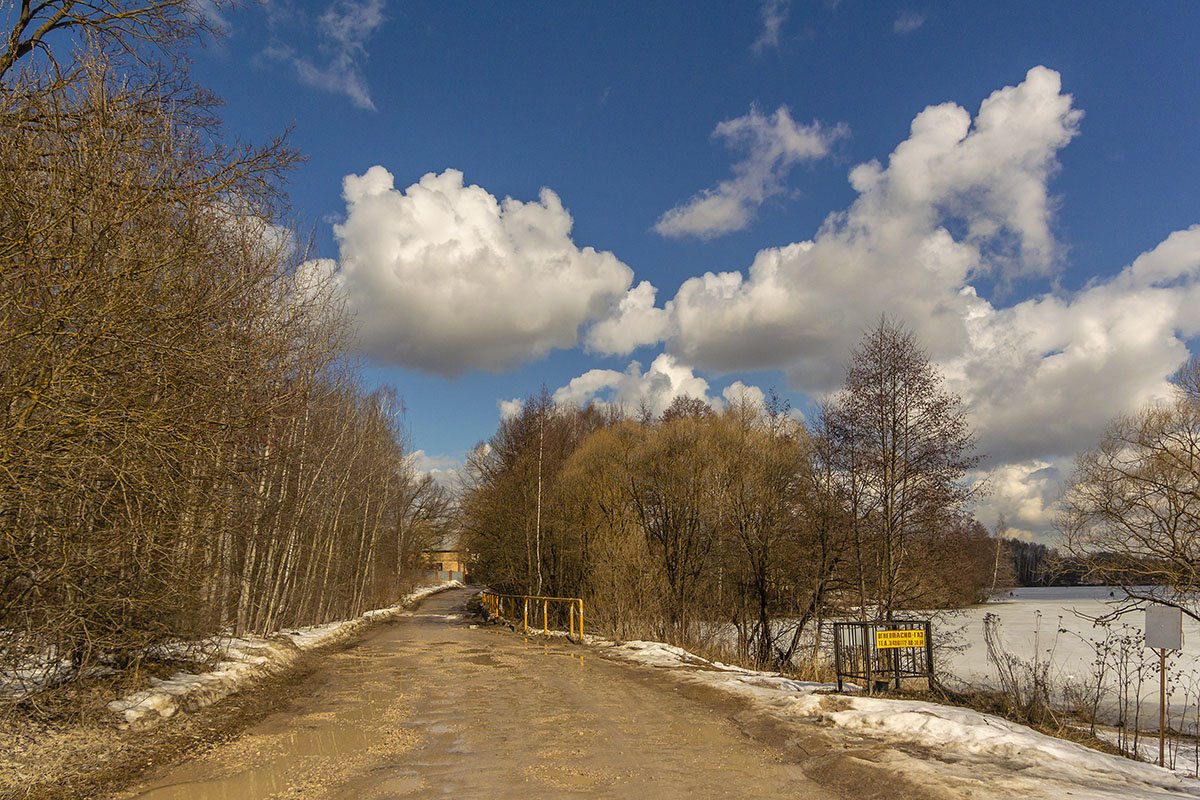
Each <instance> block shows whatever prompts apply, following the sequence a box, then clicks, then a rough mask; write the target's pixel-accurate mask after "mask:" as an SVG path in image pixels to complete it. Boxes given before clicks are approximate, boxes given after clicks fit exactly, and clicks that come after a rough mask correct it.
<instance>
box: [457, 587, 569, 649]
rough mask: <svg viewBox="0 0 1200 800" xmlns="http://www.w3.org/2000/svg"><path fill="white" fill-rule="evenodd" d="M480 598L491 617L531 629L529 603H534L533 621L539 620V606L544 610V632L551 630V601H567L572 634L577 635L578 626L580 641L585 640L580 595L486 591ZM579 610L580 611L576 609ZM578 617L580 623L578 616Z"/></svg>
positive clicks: (524, 628) (523, 628)
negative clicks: (555, 595) (562, 595)
mask: <svg viewBox="0 0 1200 800" xmlns="http://www.w3.org/2000/svg"><path fill="white" fill-rule="evenodd" d="M480 600H481V601H482V602H483V607H484V608H486V609H487V611H488V615H489V616H490V617H499V618H500V619H506V620H508V621H510V622H512V623H513V624H514V625H515V624H517V623H520V625H521V627H522V630H526V631H528V630H529V604H530V603H533V621H534V622H535V623H536V622H537V611H538V606H539V605H540V606H541V610H542V633H549V632H550V622H549V620H550V604H551V603H556V604H557V603H567V604H568V607H569V609H570V614H569V626H570V631H569V634H570V636H572V637H574V636H575V635H576V627H578V636H579V641H581V642H582V641H583V600H582V599H581V598H578V597H544V596H542V595H535V594H497V593H496V592H490V591H485V592H483V593H482V594H481V595H480ZM577 610H578V613H576V611H577ZM577 617H578V623H576V618H577Z"/></svg>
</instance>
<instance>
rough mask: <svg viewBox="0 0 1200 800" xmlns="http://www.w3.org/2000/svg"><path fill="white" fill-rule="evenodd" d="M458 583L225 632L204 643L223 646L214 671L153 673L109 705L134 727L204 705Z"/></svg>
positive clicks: (444, 584) (443, 584) (446, 582)
mask: <svg viewBox="0 0 1200 800" xmlns="http://www.w3.org/2000/svg"><path fill="white" fill-rule="evenodd" d="M457 586H462V584H461V583H459V582H458V581H445V582H443V583H439V584H434V585H432V586H423V587H421V588H419V589H417V590H415V591H413V592H412V593H410V594H408V595H407V596H405V597H404V599H403V600H401V601H400V603H399V604H398V605H396V606H392V607H391V608H381V609H376V610H373V611H368V612H366V613H365V614H363V615H362V616H361V617H358V618H356V619H351V620H342V621H340V622H331V623H329V624H326V625H314V626H311V627H307V628H294V629H289V630H282V631H279V633H277V634H275V635H274V636H270V637H259V636H253V637H243V638H222V639H219V640H214V641H213V642H204V643H200V644H202V645H204V646H208V647H213V646H219V647H221V648H223V652H222V659H221V661H220V662H218V663H217V664H216V666H215V667H213V669H212V670H211V671H209V672H204V673H199V674H197V673H191V672H177V673H175V674H174V675H172V676H171V677H170V678H167V679H165V680H164V679H158V678H155V679H152V680H151V686H150V688H149V689H145V690H143V691H140V692H136V693H134V694H131V695H129V696H128V697H123V698H121V699H120V700H114V701H113V702H111V703H109V704H108V707H109V709H110V710H112V711H113V712H114V713H116V714H119V715H120V716H121V717H122V718H123V720H124V724H126V725H130V726H135V727H138V726H145V725H152V724H154V723H155V722H157V721H159V720H161V719H165V718H167V717H171V716H174V715H175V713H176V712H178V711H180V710H183V711H194V710H196V709H198V708H203V707H204V706H208V705H211V704H213V703H215V702H217V701H218V700H221V699H222V698H224V697H227V696H228V695H230V694H233V693H234V692H236V691H239V690H241V689H244V688H246V686H248V685H249V684H251V683H253V682H254V681H257V680H261V679H262V678H263V677H265V676H268V675H272V674H275V673H277V672H279V671H281V670H283V669H286V668H287V667H288V666H289V665H291V664H292V663H293V662H294V661H295V660H296V658H297V657H298V656H299V654H300V653H301V652H302V651H304V650H310V649H312V648H314V647H320V646H322V645H328V644H332V643H334V642H337V641H339V640H342V639H345V638H346V637H348V636H351V635H352V634H353V633H354V632H356V631H357V630H358V629H359V628H361V627H362V626H363V625H364V624H366V623H367V622H369V621H371V620H377V619H380V618H386V617H392V616H398V615H401V614H403V613H404V610H405V609H406V608H408V607H409V606H411V605H412V604H413V603H415V602H417V601H418V600H421V599H422V598H425V597H428V596H429V595H431V594H434V593H436V592H440V591H444V590H446V589H452V588H454V587H457Z"/></svg>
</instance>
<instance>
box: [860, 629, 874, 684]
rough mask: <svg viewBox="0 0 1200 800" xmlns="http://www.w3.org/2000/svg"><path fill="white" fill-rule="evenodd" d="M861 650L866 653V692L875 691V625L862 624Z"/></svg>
mask: <svg viewBox="0 0 1200 800" xmlns="http://www.w3.org/2000/svg"><path fill="white" fill-rule="evenodd" d="M862 637H863V652H864V653H865V654H866V664H867V694H874V693H875V653H874V650H873V648H874V647H875V626H874V625H863V626H862Z"/></svg>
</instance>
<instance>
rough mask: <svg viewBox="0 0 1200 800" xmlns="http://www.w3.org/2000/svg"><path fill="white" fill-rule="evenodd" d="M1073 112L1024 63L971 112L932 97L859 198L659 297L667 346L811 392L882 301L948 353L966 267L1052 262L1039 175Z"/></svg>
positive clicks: (1020, 268) (959, 337)
mask: <svg viewBox="0 0 1200 800" xmlns="http://www.w3.org/2000/svg"><path fill="white" fill-rule="evenodd" d="M1079 118H1080V112H1078V111H1077V110H1075V109H1074V108H1073V107H1072V104H1071V97H1070V95H1067V94H1064V93H1063V92H1062V91H1061V84H1060V80H1059V76H1058V74H1057V73H1055V72H1053V71H1052V70H1049V69H1045V68H1041V67H1038V68H1035V69H1033V70H1030V71H1029V73H1028V75H1027V76H1026V78H1025V80H1024V81H1023V82H1022V83H1021V84H1019V85H1017V86H1009V87H1006V88H1004V89H1001V90H999V91H997V92H995V93H993V94H992V96H991V97H989V98H987V99H986V100H985V101H984V102H983V104H982V105H981V106H980V109H979V112H978V114H977V115H976V116H975V118H974V119H973V120H972V117H971V115H970V114H969V113H968V112H967V111H966V110H964V109H963V108H961V107H959V106H957V105H954V104H950V103H947V104H943V105H938V106H931V107H929V108H927V109H925V110H924V111H922V112H921V113H920V114H918V115H917V117H916V118H915V119H914V120H913V123H912V130H911V135H910V136H909V138H908V139H907V140H905V141H904V142H902V143H901V144H900V145H899V146H898V147H897V148H896V149H895V151H894V152H893V153H892V154H891V157H890V158H889V160H888V163H887V165H886V166H885V165H882V164H879V163H876V162H870V163H867V164H862V165H860V166H858V167H856V168H855V169H854V170H853V171H852V172H851V174H850V180H851V183H852V185H853V186H854V188H855V189H856V190H857V191H858V198H857V199H856V200H855V201H854V203H853V204H852V205H851V206H850V208H848V209H847V210H846V211H843V212H838V213H834V214H831V215H830V216H829V217H828V218H827V219H826V221H825V222H824V224H823V225H822V226H821V228H820V230H818V232H817V234H816V236H815V237H813V239H811V240H809V241H803V242H798V243H795V244H790V245H786V246H783V247H775V248H768V249H766V250H762V251H760V252H759V253H758V255H757V256H756V258H755V259H754V262H753V263H752V264H751V266H750V269H749V271H748V274H743V273H741V272H736V271H730V272H720V273H712V272H709V273H706V274H704V275H702V276H699V277H695V278H691V279H689V280H688V281H686V282H685V283H684V284H683V285H682V286H681V287H680V289H679V291H678V293H677V294H676V296H675V298H674V301H673V303H672V304H671V307H670V317H671V324H670V326H669V334H668V339H667V341H668V349H669V350H670V351H671V352H673V353H675V354H676V355H678V356H679V357H680V358H681V359H682V360H684V361H686V362H687V363H690V364H695V365H696V366H697V367H699V368H702V369H710V370H720V371H733V370H743V369H765V368H782V369H785V370H786V371H787V372H788V373H789V375H790V377H791V380H792V382H793V383H794V384H795V385H796V386H797V387H798V388H802V389H805V390H808V391H810V392H821V391H826V390H828V389H830V388H832V387H833V386H835V385H836V384H837V383H838V382H840V379H841V369H842V367H841V365H842V364H843V363H844V361H845V358H846V357H847V355H848V354H849V352H850V350H851V348H852V347H853V345H854V343H855V342H856V341H857V339H858V337H859V335H860V334H861V332H862V331H863V330H864V329H866V328H868V327H870V326H871V325H872V324H873V323H874V322H876V321H877V320H878V319H879V316H880V314H882V313H888V314H891V315H893V316H896V317H898V318H900V319H901V320H904V321H906V322H907V323H908V324H909V325H911V326H913V327H914V329H915V330H916V333H917V334H918V336H919V337H920V338H921V340H922V341H923V342H925V343H926V345H927V346H929V347H930V348H931V350H932V351H933V354H934V355H935V356H937V357H948V356H951V355H956V354H958V353H959V352H960V351H961V348H962V346H963V343H964V342H965V341H966V319H967V317H968V316H969V314H971V313H972V309H973V306H974V304H975V302H976V298H975V297H974V294H973V292H970V291H968V288H969V281H970V279H971V278H973V277H975V276H978V275H981V274H991V275H993V276H995V277H998V278H999V279H1001V280H1004V279H1012V278H1015V277H1019V276H1022V275H1028V274H1043V273H1047V272H1049V271H1051V270H1052V268H1053V266H1054V264H1055V263H1056V262H1055V258H1056V255H1057V248H1056V245H1055V241H1054V238H1053V236H1052V234H1051V229H1050V224H1051V219H1050V210H1051V199H1050V195H1049V190H1048V188H1047V183H1048V180H1049V178H1050V176H1051V175H1052V174H1053V173H1054V171H1055V169H1056V167H1057V160H1056V154H1057V152H1058V150H1059V149H1061V148H1062V147H1063V146H1064V145H1066V144H1067V142H1069V141H1070V140H1071V138H1072V137H1073V136H1075V134H1076V131H1077V127H1078V122H1079Z"/></svg>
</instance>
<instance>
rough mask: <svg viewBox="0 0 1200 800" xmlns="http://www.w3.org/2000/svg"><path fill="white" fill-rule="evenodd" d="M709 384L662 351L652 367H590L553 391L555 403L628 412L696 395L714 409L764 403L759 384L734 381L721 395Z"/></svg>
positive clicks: (657, 410)
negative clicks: (716, 393)
mask: <svg viewBox="0 0 1200 800" xmlns="http://www.w3.org/2000/svg"><path fill="white" fill-rule="evenodd" d="M708 392H709V383H708V381H707V380H705V379H704V378H702V377H700V376H699V375H697V374H696V372H695V370H694V369H692V367H689V366H688V365H686V364H681V363H680V362H679V361H678V360H677V359H675V358H674V357H673V356H671V355H670V354H668V353H661V354H659V355H658V356H657V357H656V358H655V359H654V361H653V362H651V364H650V367H649V368H648V369H646V370H643V369H642V365H641V363H640V362H637V361H632V362H630V364H629V366H628V367H627V368H626V369H625V371H624V372H618V371H617V370H615V369H591V370H588V371H587V372H585V373H583V374H582V375H580V376H579V377H577V378H573V379H572V380H571V381H570V382H569V383H568V384H567V385H566V386H563V387H561V388H559V389H558V390H556V391H555V392H554V395H553V397H554V402H556V403H563V404H565V405H576V406H581V407H582V406H586V405H588V404H592V405H597V406H602V407H603V406H615V407H618V408H621V409H623V410H624V411H625V412H626V413H628V414H638V413H640V412H641V411H643V410H647V411H649V412H650V413H651V414H653V415H654V416H658V415H660V414H662V413H663V412H664V411H666V410H667V408H668V407H669V406H670V405H671V402H672V401H673V400H674V399H675V398H677V397H694V398H696V399H697V400H703V401H704V402H705V403H707V404H708V405H709V406H711V407H712V408H714V409H718V410H719V409H722V408H725V407H726V406H728V405H733V404H737V403H746V404H749V405H752V406H760V407H762V406H764V405H765V403H766V394H765V393H764V392H763V390H762V389H760V388H759V387H757V386H751V385H747V384H745V383H743V382H741V381H734V382H733V383H731V384H730V385H729V386H727V387H726V388H725V389H724V390H723V391H722V392H721V395H720V396H712V395H710V394H709V393H708Z"/></svg>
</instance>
